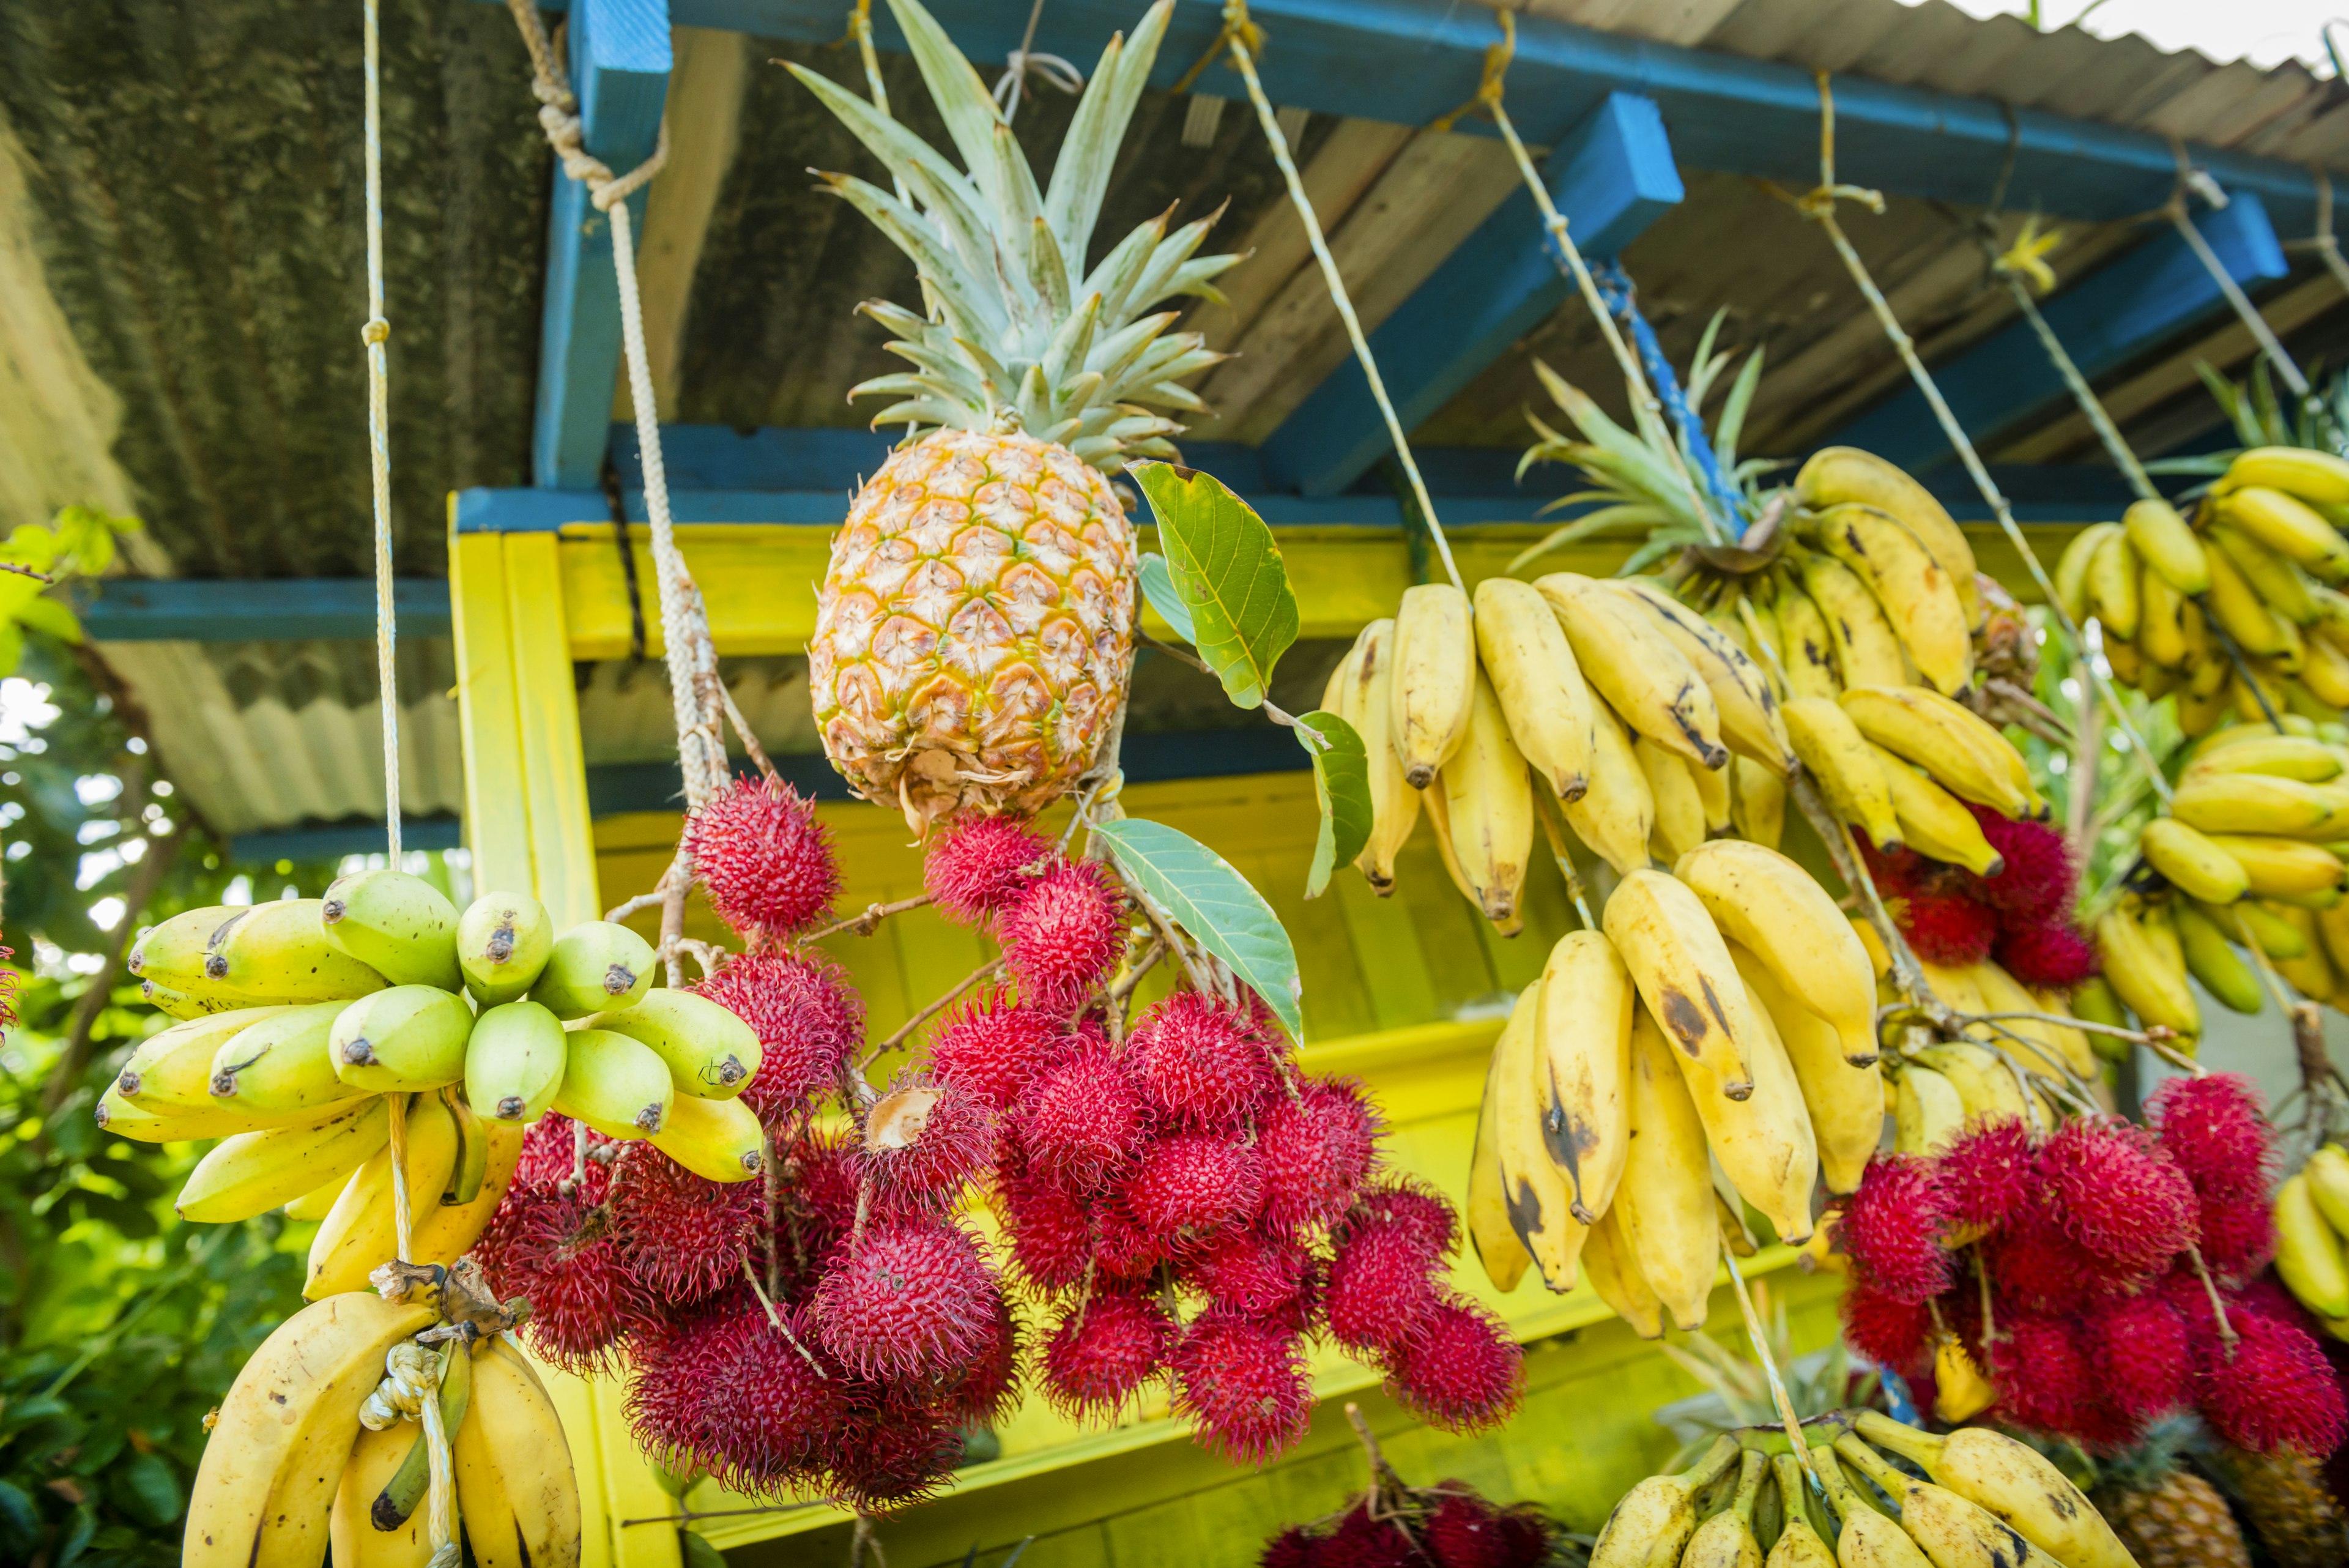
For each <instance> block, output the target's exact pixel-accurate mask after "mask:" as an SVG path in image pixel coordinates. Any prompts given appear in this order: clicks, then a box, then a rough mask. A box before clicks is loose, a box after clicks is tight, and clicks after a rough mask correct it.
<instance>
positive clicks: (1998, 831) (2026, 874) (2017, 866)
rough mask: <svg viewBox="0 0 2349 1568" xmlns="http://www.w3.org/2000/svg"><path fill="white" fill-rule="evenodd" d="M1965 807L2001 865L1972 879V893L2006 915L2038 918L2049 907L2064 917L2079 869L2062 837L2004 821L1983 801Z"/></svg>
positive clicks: (2040, 826) (2039, 826)
mask: <svg viewBox="0 0 2349 1568" xmlns="http://www.w3.org/2000/svg"><path fill="white" fill-rule="evenodd" d="M1966 809H1967V810H1968V811H1971V812H1972V813H1973V814H1974V820H1975V821H1976V822H1979V823H1980V824H1982V836H1983V837H1984V838H1987V839H1989V840H1990V846H1991V847H1992V849H1995V850H1997V851H1998V855H1999V858H2000V859H2002V860H2003V861H2004V862H2005V863H2006V864H2005V865H2004V866H2003V867H2001V868H2000V870H1999V873H1998V875H1997V876H1995V877H1977V878H1975V881H1976V884H1977V885H1976V887H1975V888H1973V889H1972V891H1973V895H1974V897H1975V898H1979V899H1981V900H1982V902H1983V903H1985V904H1988V905H1989V906H1990V907H1991V908H1992V909H2001V910H2004V911H2006V912H2007V913H2009V914H2015V915H2023V916H2038V917H2041V918H2044V917H2045V916H2046V915H2047V914H2049V913H2050V912H2051V911H2052V912H2053V913H2054V915H2055V916H2056V917H2057V918H2059V919H2063V918H2068V917H2069V916H2070V914H2071V911H2072V900H2073V898H2074V897H2075V893H2076V891H2077V883H2078V881H2079V869H2078V867H2075V865H2074V864H2073V861H2072V847H2071V846H2070V845H2069V844H2067V843H2066V842H2064V835H2063V834H2062V833H2061V832H2059V831H2058V830H2057V829H2055V828H2054V827H2052V826H2049V825H2048V824H2046V823H2044V822H2013V821H2009V820H2008V819H2007V818H2006V817H2003V816H2002V815H1999V814H1998V813H1997V812H1995V811H1992V809H1991V808H1990V807H1988V806H1986V805H1973V804H1972V803H1971V802H1969V803H1968V804H1967V805H1966ZM2018 978H2020V977H2018ZM2024 983H2025V984H2029V983H2031V982H2030V981H2024Z"/></svg>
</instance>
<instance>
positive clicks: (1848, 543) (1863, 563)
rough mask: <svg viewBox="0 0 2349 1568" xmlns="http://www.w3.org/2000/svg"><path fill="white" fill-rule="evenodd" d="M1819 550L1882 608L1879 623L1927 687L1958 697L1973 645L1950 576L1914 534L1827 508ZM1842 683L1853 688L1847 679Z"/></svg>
mask: <svg viewBox="0 0 2349 1568" xmlns="http://www.w3.org/2000/svg"><path fill="white" fill-rule="evenodd" d="M1816 526H1817V528H1818V538H1819V544H1820V545H1821V546H1822V547H1823V548H1824V549H1826V552H1827V554H1828V555H1830V556H1834V557H1835V558H1836V559H1837V560H1839V561H1841V562H1842V563H1843V564H1844V565H1845V566H1849V567H1850V568H1851V569H1852V570H1853V571H1854V572H1857V574H1858V575H1859V576H1860V579H1861V580H1862V581H1863V582H1865V583H1867V585H1868V590H1869V591H1870V592H1871V593H1873V594H1874V595H1875V596H1876V600H1877V602H1878V604H1880V605H1882V606H1883V607H1884V615H1885V618H1886V619H1887V620H1889V621H1890V622H1891V623H1892V629H1893V630H1894V631H1895V632H1897V633H1898V634H1899V638H1900V645H1901V646H1902V647H1903V648H1905V649H1908V652H1909V659H1912V660H1913V661H1914V662H1915V663H1916V666H1917V670H1918V673H1919V674H1920V675H1921V676H1923V677H1924V680H1925V682H1926V684H1927V685H1929V686H1930V687H1932V688H1933V690H1935V691H1940V692H1942V693H1944V694H1947V693H1952V692H1957V691H1964V690H1965V688H1966V685H1967V682H1968V681H1969V680H1971V678H1972V674H1973V639H1972V637H1971V634H1970V633H1969V631H1968V630H1967V623H1968V617H1967V614H1966V609H1965V607H1964V605H1963V603H1962V602H1961V600H1960V599H1959V597H1958V593H1957V588H1956V585H1955V584H1954V583H1953V582H1952V581H1951V576H1950V574H1949V573H1948V572H1947V571H1946V570H1944V569H1943V568H1942V566H1941V564H1940V562H1939V561H1938V560H1936V559H1935V558H1934V556H1933V553H1932V552H1931V551H1930V550H1929V549H1927V548H1926V547H1925V544H1924V542H1923V541H1922V540H1920V538H1919V537H1918V536H1917V535H1916V533H1915V531H1914V530H1912V529H1910V528H1909V525H1908V524H1905V523H1903V522H1901V521H1900V520H1899V518H1897V517H1895V516H1893V515H1892V514H1890V513H1889V512H1882V511H1878V509H1877V508H1875V507H1873V506H1864V505H1851V504H1847V505H1839V506H1830V507H1828V508H1827V509H1826V511H1825V512H1822V513H1820V514H1819V516H1818V521H1817V524H1816ZM1845 684H1846V685H1852V684H1856V682H1854V681H1853V680H1852V679H1851V677H1850V675H1849V674H1848V673H1847V674H1846V676H1845Z"/></svg>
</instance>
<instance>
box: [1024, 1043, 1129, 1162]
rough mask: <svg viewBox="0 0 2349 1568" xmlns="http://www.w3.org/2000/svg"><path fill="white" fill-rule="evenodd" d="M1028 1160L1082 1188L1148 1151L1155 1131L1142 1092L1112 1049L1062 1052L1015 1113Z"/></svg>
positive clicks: (1082, 1046)
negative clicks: (1151, 1129) (1148, 1138)
mask: <svg viewBox="0 0 2349 1568" xmlns="http://www.w3.org/2000/svg"><path fill="white" fill-rule="evenodd" d="M1013 1114H1014V1115H1015V1116H1016V1117H1017V1118H1018V1121H1019V1140H1020V1145H1021V1147H1023V1148H1024V1149H1025V1150H1026V1151H1027V1155H1028V1158H1030V1160H1032V1161H1033V1162H1034V1163H1035V1165H1036V1167H1037V1168H1039V1169H1040V1170H1042V1171H1043V1172H1045V1173H1046V1174H1048V1175H1050V1176H1054V1177H1058V1178H1059V1179H1061V1180H1063V1181H1066V1182H1068V1183H1069V1184H1070V1185H1071V1186H1072V1187H1076V1188H1079V1189H1085V1188H1091V1187H1093V1186H1096V1185H1098V1184H1099V1183H1100V1182H1101V1180H1102V1179H1103V1178H1104V1177H1106V1176H1108V1175H1109V1174H1110V1172H1111V1171H1112V1170H1114V1169H1116V1168H1118V1167H1119V1166H1121V1165H1123V1163H1124V1162H1125V1161H1126V1160H1127V1159H1129V1158H1132V1157H1133V1153H1134V1151H1135V1150H1136V1149H1138V1148H1140V1147H1142V1141H1143V1137H1145V1136H1146V1134H1147V1133H1148V1130H1149V1123H1148V1116H1147V1114H1146V1113H1145V1112H1144V1110H1143V1104H1142V1094H1141V1091H1140V1090H1139V1089H1137V1088H1135V1086H1134V1084H1133V1079H1132V1078H1130V1077H1128V1076H1127V1075H1126V1072H1125V1067H1124V1064H1123V1062H1122V1061H1121V1060H1120V1059H1119V1057H1118V1056H1117V1055H1115V1054H1113V1053H1112V1052H1111V1051H1110V1050H1109V1049H1108V1048H1107V1047H1106V1046H1102V1045H1099V1044H1092V1043H1085V1044H1077V1045H1074V1046H1073V1047H1071V1049H1069V1050H1067V1051H1064V1052H1063V1053H1061V1055H1060V1057H1059V1058H1058V1060H1057V1061H1056V1062H1055V1063H1054V1064H1053V1065H1052V1066H1051V1067H1050V1069H1048V1070H1047V1071H1046V1072H1045V1073H1044V1075H1042V1076H1041V1077H1040V1078H1038V1079H1037V1080H1036V1081H1035V1082H1034V1083H1033V1084H1032V1085H1030V1087H1029V1089H1028V1091H1027V1092H1026V1093H1025V1094H1023V1095H1021V1096H1019V1105H1018V1106H1017V1107H1016V1108H1015V1110H1014V1113H1013Z"/></svg>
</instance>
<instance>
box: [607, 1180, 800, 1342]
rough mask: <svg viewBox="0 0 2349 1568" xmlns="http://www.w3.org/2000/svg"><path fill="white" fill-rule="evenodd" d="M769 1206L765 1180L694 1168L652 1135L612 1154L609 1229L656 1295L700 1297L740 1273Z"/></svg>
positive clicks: (622, 1255) (640, 1279) (651, 1296)
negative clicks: (716, 1177) (728, 1177)
mask: <svg viewBox="0 0 2349 1568" xmlns="http://www.w3.org/2000/svg"><path fill="white" fill-rule="evenodd" d="M766 1207H767V1203H766V1193H765V1189H764V1186H763V1184H762V1183H761V1182H757V1181H712V1180H710V1179H708V1178H707V1177H702V1176H696V1175H695V1174H694V1173H693V1172H692V1171H689V1170H688V1169H686V1168H685V1167H683V1166H681V1165H679V1164H678V1163H677V1161H675V1160H673V1159H671V1158H669V1157H668V1156H667V1155H665V1154H663V1153H662V1152H661V1151H660V1150H658V1149H657V1148H655V1147H653V1146H652V1145H650V1144H648V1143H628V1144H624V1145H622V1146H621V1147H620V1153H619V1158H616V1159H615V1160H614V1161H613V1162H612V1197H611V1212H612V1233H613V1236H614V1238H615V1239H616V1241H617V1242H618V1244H619V1249H620V1259H621V1262H622V1263H623V1264H624V1265H625V1266H626V1269H627V1271H628V1272H629V1273H630V1274H631V1275H632V1276H634V1277H635V1279H636V1281H637V1282H639V1283H640V1284H641V1285H642V1286H643V1287H644V1290H645V1293H646V1294H647V1297H648V1298H649V1299H651V1300H654V1301H659V1302H672V1303H682V1302H692V1301H698V1300H700V1299H701V1298H702V1297H703V1296H706V1295H709V1294H710V1293H712V1292H714V1291H716V1290H718V1289H719V1287H721V1286H724V1285H728V1284H731V1283H733V1282H735V1281H738V1280H740V1278H741V1277H742V1255H743V1249H744V1248H746V1247H747V1246H749V1245H750V1240H751V1238H752V1237H753V1236H754V1235H756V1234H757V1232H758V1229H759V1225H760V1222H761V1218H762V1216H763V1215H764V1213H765V1210H766Z"/></svg>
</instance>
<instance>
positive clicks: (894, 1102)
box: [854, 1071, 996, 1209]
mask: <svg viewBox="0 0 2349 1568" xmlns="http://www.w3.org/2000/svg"><path fill="white" fill-rule="evenodd" d="M995 1141H996V1140H995V1111H994V1109H993V1108H992V1107H991V1106H987V1105H985V1104H983V1103H982V1102H981V1101H980V1100H979V1098H978V1096H976V1095H972V1094H969V1093H968V1092H966V1091H965V1090H963V1089H962V1088H960V1087H959V1086H957V1085H954V1084H951V1083H947V1082H942V1081H941V1080H939V1079H938V1078H936V1077H935V1076H933V1075H930V1074H927V1073H924V1072H920V1071H915V1072H911V1073H901V1074H899V1075H897V1077H896V1078H895V1079H894V1080H893V1081H892V1082H891V1083H890V1085H889V1087H888V1089H887V1090H886V1091H885V1093H884V1094H883V1095H882V1096H881V1097H880V1098H879V1099H877V1100H875V1101H874V1102H873V1104H872V1106H870V1107H868V1108H867V1109H866V1111H865V1113H864V1137H863V1138H862V1139H861V1140H860V1141H859V1142H858V1143H857V1144H856V1146H855V1150H854V1152H855V1168H856V1174H857V1177H858V1179H860V1180H862V1181H863V1182H864V1183H865V1185H867V1186H868V1187H870V1188H871V1189H873V1194H874V1198H875V1199H877V1200H879V1201H880V1202H881V1203H882V1204H883V1205H884V1206H885V1207H888V1208H893V1209H904V1208H909V1207H921V1206H924V1205H932V1204H938V1203H945V1202H949V1201H951V1200H952V1199H954V1198H955V1197H956V1196H957V1194H958V1193H960V1192H961V1191H962V1189H963V1186H964V1184H965V1183H966V1182H968V1181H970V1180H971V1179H974V1178H976V1177H978V1175H979V1174H980V1173H982V1172H983V1171H985V1170H986V1169H987V1168H988V1165H989V1164H990V1163H991V1162H992V1160H993V1159H994V1158H995Z"/></svg>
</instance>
